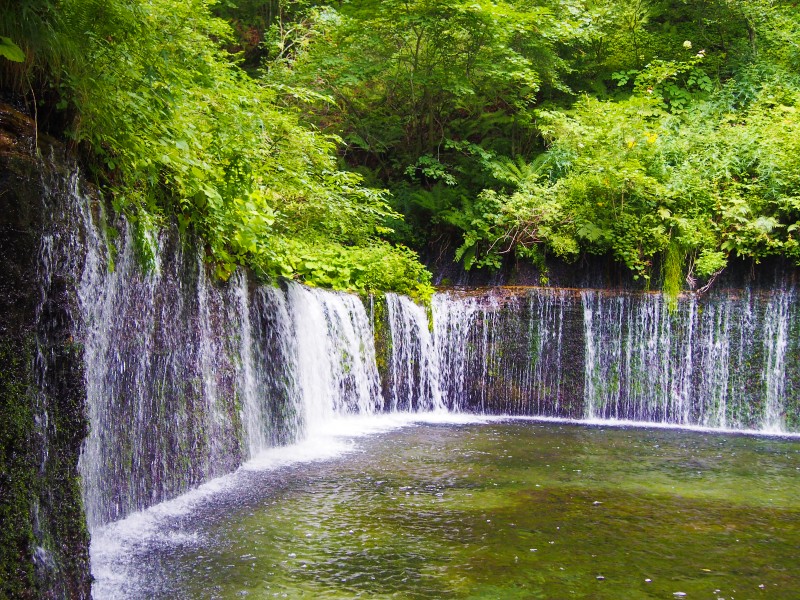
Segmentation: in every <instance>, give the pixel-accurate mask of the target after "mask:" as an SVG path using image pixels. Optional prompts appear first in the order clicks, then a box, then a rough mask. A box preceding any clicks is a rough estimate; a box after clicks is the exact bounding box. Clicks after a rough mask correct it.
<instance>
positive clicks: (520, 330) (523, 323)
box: [433, 288, 800, 431]
mask: <svg viewBox="0 0 800 600" xmlns="http://www.w3.org/2000/svg"><path fill="white" fill-rule="evenodd" d="M793 299H794V291H793V289H792V288H787V289H781V290H775V291H771V292H748V291H745V292H742V293H731V292H719V293H717V294H715V295H711V296H709V297H703V298H699V297H697V296H695V295H687V296H686V297H683V298H681V299H680V301H679V302H678V307H677V309H676V310H675V311H671V310H670V307H669V306H668V303H667V302H666V301H665V299H664V298H663V296H661V295H660V294H653V293H649V294H643V293H639V294H635V293H618V292H602V291H595V290H583V291H577V290H546V289H537V288H529V289H505V290H503V289H493V290H490V291H487V292H485V293H477V294H476V293H474V292H473V293H469V294H465V293H454V292H450V293H444V294H437V295H436V296H435V297H434V301H433V312H434V333H435V343H436V347H437V350H438V352H439V365H440V368H441V375H440V380H441V385H442V390H443V396H444V397H445V400H446V402H447V405H448V406H451V407H454V408H456V409H461V410H470V411H480V412H490V413H505V414H525V415H534V416H560V417H569V418H585V419H590V420H594V419H617V420H634V421H643V422H651V423H670V424H677V425H698V426H704V427H717V428H732V429H760V430H764V431H795V430H797V429H798V428H799V427H800V410H798V409H799V408H800V407H798V404H800V402H799V401H798V399H797V390H799V389H800V372H798V371H799V369H798V366H800V365H798V357H800V342H798V340H799V339H800V330H798V316H797V311H796V310H795V309H794V308H793V306H794V304H793Z"/></svg>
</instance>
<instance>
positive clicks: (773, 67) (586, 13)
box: [0, 0, 800, 296]
mask: <svg viewBox="0 0 800 600" xmlns="http://www.w3.org/2000/svg"><path fill="white" fill-rule="evenodd" d="M0 6H2V8H3V10H2V12H1V13H0V14H2V17H0V69H2V71H1V72H2V77H3V80H2V81H3V87H4V89H6V90H12V91H14V90H15V91H16V92H17V93H20V94H26V93H27V90H28V89H31V90H36V91H38V94H37V98H38V107H39V114H40V115H41V116H42V118H44V119H49V120H50V122H51V123H59V122H63V123H64V124H65V125H64V130H65V131H66V133H67V134H68V135H69V136H71V137H72V138H73V139H74V140H75V141H76V142H77V143H78V144H79V145H80V146H81V147H82V148H84V149H85V151H86V152H87V155H89V156H91V157H92V160H93V162H94V164H95V165H96V167H97V168H96V173H97V177H98V178H99V179H100V180H101V181H102V183H103V185H104V186H105V189H106V190H108V192H109V193H110V194H111V195H112V196H113V198H114V202H115V206H116V207H117V208H118V209H119V210H122V211H124V212H126V213H127V214H128V215H129V216H130V217H131V218H132V219H134V220H136V221H137V223H140V224H141V225H140V226H141V227H144V228H146V226H147V224H148V223H151V222H153V220H156V221H157V220H158V219H161V218H163V217H164V216H166V215H177V216H178V218H179V220H180V222H181V223H182V224H184V225H185V226H192V227H194V228H195V229H196V230H197V231H198V232H199V233H200V234H201V235H203V236H204V238H205V239H206V240H207V243H208V248H209V251H208V255H209V260H210V261H212V262H213V263H214V265H215V266H216V268H217V272H218V273H219V275H220V277H223V278H224V277H226V276H227V275H228V274H229V273H230V271H231V270H232V269H233V268H234V266H235V265H237V264H248V265H250V266H251V267H253V268H254V269H255V270H256V271H257V272H259V273H261V274H262V275H263V276H265V277H290V278H296V279H301V280H304V281H307V282H309V283H312V284H318V285H325V286H332V287H337V288H343V289H356V290H371V289H395V290H398V291H406V292H409V293H415V294H418V295H423V296H424V295H425V294H426V293H429V291H430V288H429V284H428V281H429V279H428V278H429V276H428V274H427V272H426V271H425V270H424V269H423V268H422V267H421V266H420V264H419V262H418V261H417V259H416V256H415V255H414V253H413V252H412V251H411V250H408V249H407V247H412V248H417V249H425V248H426V246H427V244H428V243H430V240H434V239H439V238H441V237H442V236H450V237H455V238H457V239H458V240H459V248H458V251H457V253H456V258H457V260H460V261H462V262H463V264H464V266H465V267H466V268H491V269H496V268H500V267H501V266H502V264H503V261H504V260H505V257H507V256H515V257H517V258H521V259H523V260H531V261H534V262H537V263H538V264H544V263H543V259H544V258H545V257H546V256H548V255H551V256H557V257H560V258H561V259H563V260H567V261H570V260H575V259H577V258H578V257H580V256H582V255H586V254H601V255H607V256H611V257H613V258H614V259H616V260H617V261H618V262H619V263H620V265H622V266H623V267H624V268H626V269H628V270H630V271H631V272H632V273H633V275H634V277H636V278H639V279H641V280H643V281H645V282H649V281H650V280H651V279H659V278H660V280H661V285H662V287H663V288H664V289H666V290H668V291H670V293H676V292H677V290H679V289H681V287H683V286H685V285H688V286H689V287H696V286H700V285H704V284H706V283H707V282H709V281H713V279H714V277H715V276H716V274H718V273H719V272H720V271H721V270H722V269H724V268H725V266H726V265H727V264H728V261H729V260H730V258H731V257H733V256H740V257H748V258H751V259H754V260H756V261H758V260H760V259H762V258H765V257H768V256H783V257H788V258H789V259H791V260H794V261H795V262H798V263H800V250H798V242H797V240H798V228H800V204H798V202H800V200H798V198H800V194H799V193H798V190H799V189H800V158H798V157H800V147H798V144H799V142H798V139H800V137H799V136H798V133H800V132H799V131H798V126H799V125H798V109H800V11H798V10H797V7H796V5H795V2H794V1H793V0H493V1H490V0H388V1H383V2H378V1H375V0H340V1H313V0H297V1H290V0H235V1H234V0H222V1H220V2H216V3H215V2H211V1H204V0H190V1H188V2H175V1H174V0H135V1H132V2H128V1H126V2H122V0H103V1H101V0H13V1H12V0H0ZM15 60H17V61H19V60H22V62H13V61H15ZM657 265H661V266H662V268H661V269H660V270H659V268H658V267H657Z"/></svg>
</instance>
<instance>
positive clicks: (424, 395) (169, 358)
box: [41, 188, 800, 527]
mask: <svg viewBox="0 0 800 600" xmlns="http://www.w3.org/2000/svg"><path fill="white" fill-rule="evenodd" d="M71 193H72V195H73V198H72V200H73V202H74V203H75V211H74V212H75V214H74V216H73V218H74V219H77V220H78V221H79V223H78V225H79V226H77V227H76V228H77V229H79V230H80V231H81V234H80V240H79V241H76V240H77V238H76V240H73V241H75V244H73V245H75V246H76V247H75V249H74V251H72V252H70V254H72V255H75V256H78V255H82V257H83V260H82V261H81V260H75V261H74V263H75V264H74V265H72V266H71V267H70V268H71V269H73V270H74V271H75V272H76V273H77V275H76V278H77V279H78V280H79V282H78V289H77V297H78V303H79V306H80V313H81V314H80V317H81V318H80V321H81V322H80V323H76V324H75V326H74V330H75V332H74V334H75V338H76V340H79V341H80V342H81V343H82V345H83V348H84V362H85V381H86V387H87V407H88V409H87V410H88V416H89V421H90V432H89V435H88V437H87V439H86V441H85V443H84V446H83V450H82V454H81V458H80V464H79V468H80V472H81V475H82V477H83V483H84V500H85V507H86V511H87V517H88V522H89V525H90V527H96V526H98V525H101V524H104V523H107V522H110V521H113V520H116V519H119V518H120V517H122V516H125V515H126V514H129V513H131V512H133V511H136V510H140V509H142V508H145V507H147V506H150V505H153V504H155V503H158V502H161V501H163V500H166V499H168V498H173V497H175V496H176V495H178V494H180V493H182V492H184V491H186V490H188V489H190V488H192V487H195V486H197V485H198V484H200V483H202V482H204V481H207V480H209V479H210V478H213V477H216V476H219V475H222V474H224V473H229V472H231V471H233V470H235V469H236V468H237V467H238V466H240V465H241V464H242V463H243V462H244V461H246V460H249V459H252V458H254V457H256V456H258V455H259V453H261V452H263V451H264V450H266V449H268V448H271V447H274V446H277V445H284V444H288V443H293V442H296V441H299V440H301V439H303V438H306V437H309V436H314V435H317V434H318V433H320V432H324V430H325V428H326V427H327V425H328V423H330V421H331V419H333V418H337V417H340V416H344V415H349V414H370V413H373V412H376V411H379V410H386V409H388V410H402V411H420V410H438V409H448V410H451V411H471V412H481V413H492V414H513V415H537V416H557V417H570V418H586V417H588V418H614V419H636V420H644V421H658V422H667V423H676V424H699V425H706V426H711V427H729V428H760V429H771V430H795V429H797V428H798V426H799V425H800V423H798V421H800V417H799V416H798V413H800V410H799V409H798V404H799V402H798V400H796V396H797V390H800V373H798V368H797V363H798V360H797V357H798V355H799V354H800V348H798V346H799V345H800V343H799V342H798V341H797V340H798V339H800V335H798V333H799V332H798V319H797V315H796V313H797V311H796V310H795V309H794V303H793V299H794V292H793V290H787V291H775V292H773V293H756V292H753V293H748V292H745V293H741V294H722V293H720V294H717V295H715V296H712V297H710V298H703V299H698V298H696V297H694V296H688V297H687V298H684V299H681V301H680V302H679V305H678V310H677V311H676V312H670V310H669V307H668V306H667V304H666V303H665V302H664V300H663V298H662V297H661V296H660V295H658V294H611V293H603V292H598V291H583V292H578V291H574V290H549V289H538V288H529V289H506V290H500V289H496V290H492V291H488V292H485V293H483V292H472V293H469V294H466V293H459V292H449V293H442V294H436V295H435V296H434V298H433V302H432V314H433V328H432V330H431V329H430V328H429V325H428V319H427V315H426V312H425V310H424V309H423V308H422V307H420V306H418V305H416V304H414V303H413V302H411V301H410V300H409V299H407V298H404V297H401V296H396V295H392V294H389V295H388V296H387V298H386V313H387V314H386V325H387V327H386V335H387V336H388V341H387V342H384V343H385V345H386V346H387V347H388V348H389V352H388V354H387V355H386V359H385V361H384V362H382V363H381V364H383V365H384V370H383V371H382V375H383V377H384V384H386V385H383V386H382V383H381V375H379V369H378V362H380V361H377V360H376V347H375V336H376V330H375V328H374V327H373V323H372V320H371V319H370V317H369V316H368V314H367V311H366V310H365V308H364V305H363V303H362V301H361V300H360V299H359V298H358V297H356V296H353V295H349V294H343V293H336V292H328V291H322V290H317V289H312V288H308V287H304V286H302V285H299V284H296V283H289V284H288V285H286V286H285V287H284V288H282V289H281V288H276V287H265V286H261V285H257V284H255V283H254V282H253V281H251V280H250V279H249V278H248V277H247V276H246V275H245V274H244V273H243V272H239V273H236V274H234V276H233V277H232V279H231V281H230V282H228V283H227V284H224V285H223V284H220V283H218V282H215V281H213V280H212V278H211V277H210V276H208V275H207V266H206V264H205V261H204V259H203V256H202V254H201V253H199V252H198V250H197V245H196V244H193V243H192V240H191V239H186V238H185V237H182V236H181V235H180V234H179V233H178V232H177V229H176V228H169V227H167V228H164V229H161V230H158V231H154V232H153V233H152V234H150V236H149V238H147V237H145V239H143V240H141V241H140V242H138V243H137V241H136V235H135V232H134V231H133V229H132V227H130V226H129V225H128V224H127V223H126V222H125V221H124V220H119V221H117V222H116V223H115V227H116V231H117V232H118V233H117V234H116V235H114V236H113V237H112V236H109V235H108V233H107V232H108V230H109V226H108V225H107V224H106V222H105V220H106V217H105V215H103V213H102V210H99V209H98V206H99V205H98V204H97V203H95V204H92V203H91V202H90V201H89V200H88V199H86V198H84V197H82V196H81V194H80V193H79V191H78V190H77V188H76V189H74V190H73V192H71ZM140 236H141V234H140ZM111 239H113V240H114V241H113V244H112V243H111ZM69 243H70V240H62V241H61V242H59V244H66V246H65V247H67V246H69ZM142 243H145V244H146V245H148V246H150V247H151V249H152V251H153V252H152V254H153V260H152V261H151V264H150V265H149V268H146V269H145V268H143V267H142V260H141V259H140V257H139V251H138V250H137V248H141V246H142ZM48 244H50V246H52V245H53V244H52V243H50V242H48V240H47V239H45V240H43V245H42V256H43V265H44V266H43V268H49V267H47V260H49V258H48V257H49V256H50V255H51V253H50V252H48V250H47V249H48V248H49V247H50V246H48ZM78 246H80V248H79V247H78ZM112 246H113V247H114V250H113V252H112V250H111V248H112ZM62 254H63V253H62ZM53 256H55V254H53ZM59 256H60V255H59ZM112 265H113V267H112ZM382 356H383V355H382ZM381 360H382V361H383V359H381ZM387 382H388V384H387ZM382 389H383V390H384V392H383V393H382ZM384 395H385V397H384ZM46 418H47V415H46V412H43V414H42V416H41V419H46Z"/></svg>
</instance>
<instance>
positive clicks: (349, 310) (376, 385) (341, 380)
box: [288, 283, 382, 435]
mask: <svg viewBox="0 0 800 600" xmlns="http://www.w3.org/2000/svg"><path fill="white" fill-rule="evenodd" d="M288 297H289V312H290V313H291V316H292V322H293V324H294V330H293V338H294V339H295V340H296V344H297V354H296V361H297V362H296V370H297V380H298V383H299V387H300V397H301V398H302V413H303V415H304V419H303V422H302V423H301V428H302V429H303V431H304V433H305V434H306V435H310V434H312V433H314V432H317V431H320V430H323V429H324V428H325V426H326V424H327V423H328V421H329V420H330V419H331V417H333V416H335V415H345V414H354V413H360V414H369V413H372V412H374V411H375V410H377V409H378V408H379V407H380V406H381V404H382V399H381V396H380V381H379V376H378V368H377V365H376V362H375V345H374V339H373V333H372V326H371V323H370V320H369V317H368V316H367V312H366V310H365V309H364V305H363V304H362V303H361V301H360V300H359V299H358V298H357V297H356V296H352V295H350V294H342V293H335V292H326V291H322V290H315V289H311V288H307V287H304V286H301V285H299V284H294V283H293V284H290V285H289V291H288Z"/></svg>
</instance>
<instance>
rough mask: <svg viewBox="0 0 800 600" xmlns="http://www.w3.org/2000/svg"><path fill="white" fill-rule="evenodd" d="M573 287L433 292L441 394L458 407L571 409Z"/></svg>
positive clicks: (543, 412)
mask: <svg viewBox="0 0 800 600" xmlns="http://www.w3.org/2000/svg"><path fill="white" fill-rule="evenodd" d="M569 298H570V295H569V292H568V291H566V290H551V289H538V288H531V289H529V290H526V291H524V292H523V293H522V294H518V293H517V292H516V291H513V292H511V293H509V292H503V291H500V292H499V293H493V292H489V293H488V294H480V295H475V294H468V295H460V294H454V293H441V294H436V295H435V296H434V297H433V320H434V328H433V329H434V337H435V345H436V349H437V352H438V362H439V366H440V369H441V375H440V381H441V386H442V394H443V397H444V401H445V403H446V405H447V406H449V407H451V409H454V410H468V411H478V412H483V413H494V414H517V415H534V414H535V415H540V416H564V415H567V416H570V415H572V411H573V405H574V404H575V400H574V398H573V397H572V393H571V390H570V389H568V387H567V386H565V385H564V384H563V381H562V380H563V379H564V377H565V376H567V375H568V374H569V373H571V372H572V370H574V366H575V364H576V359H577V358H578V357H571V358H570V360H571V364H570V365H567V364H565V361H564V360H563V357H564V353H565V352H566V351H567V347H566V345H567V340H568V339H570V338H571V334H570V333H569V332H570V331H571V330H572V329H574V326H573V325H572V322H573V321H574V315H572V314H571V313H570V303H569Z"/></svg>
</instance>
